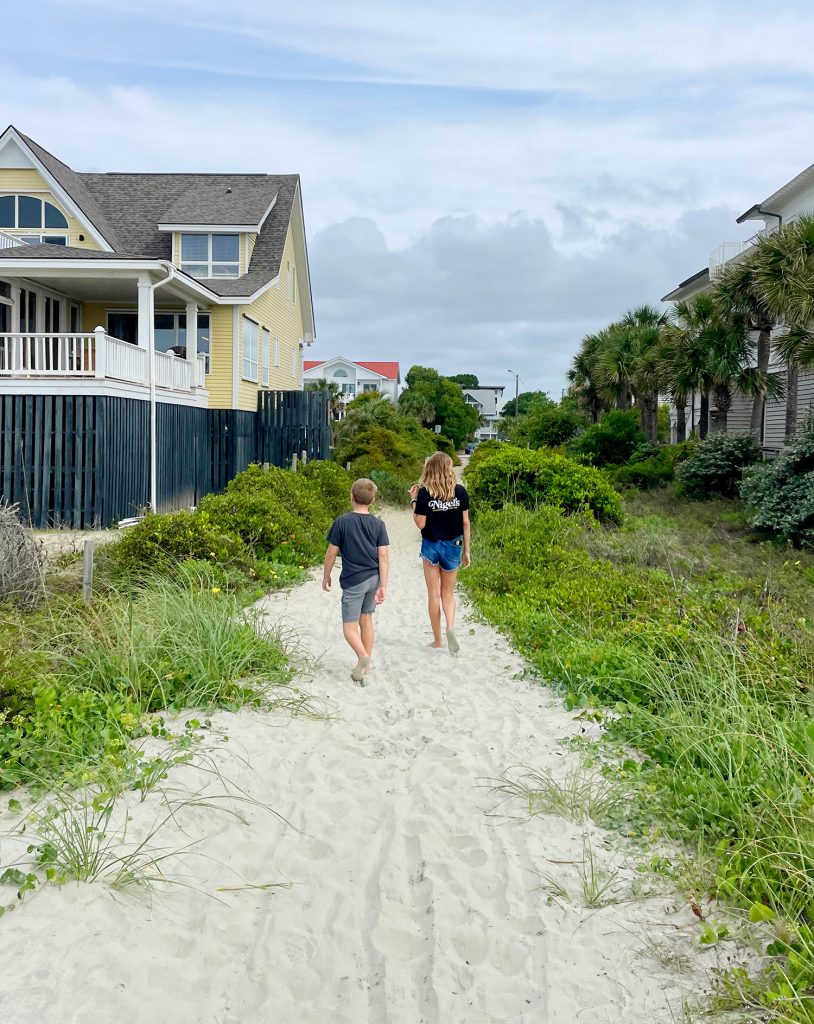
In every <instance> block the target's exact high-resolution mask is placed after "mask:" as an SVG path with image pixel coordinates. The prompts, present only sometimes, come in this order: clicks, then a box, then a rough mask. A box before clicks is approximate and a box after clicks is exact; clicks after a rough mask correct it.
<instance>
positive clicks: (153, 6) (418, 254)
mask: <svg viewBox="0 0 814 1024" xmlns="http://www.w3.org/2000/svg"><path fill="white" fill-rule="evenodd" d="M15 21H16V22H18V23H19V24H18V27H17V29H16V32H17V35H18V36H19V37H20V38H25V39H26V40H27V42H28V45H27V49H26V54H25V57H24V58H23V57H22V56H21V57H19V58H16V57H15V54H14V53H10V54H7V55H6V56H7V62H6V67H5V68H4V82H3V89H4V95H3V98H4V109H5V110H6V111H7V112H8V116H9V117H10V119H11V120H13V121H14V122H15V123H16V124H17V125H18V126H19V127H20V128H21V129H22V130H23V131H25V132H26V133H27V134H29V135H31V136H33V137H34V138H35V139H37V141H39V142H40V143H42V144H43V145H45V146H46V148H48V149H50V150H52V151H53V152H55V153H56V154H57V155H58V156H60V157H61V158H62V159H64V160H66V161H67V162H68V163H70V164H71V165H72V166H73V167H76V168H77V169H80V170H118V169H128V170H167V171H172V170H189V169H190V168H195V169H200V170H243V171H257V170H268V171H277V172H285V171H298V172H299V173H300V174H301V176H302V179H303V194H304V200H305V212H306V221H307V226H308V229H309V240H310V243H311V245H310V249H311V261H312V270H313V277H314V298H315V304H316V314H317V326H318V331H319V342H318V347H317V350H316V353H315V354H317V355H323V356H325V355H331V354H332V353H333V352H335V351H343V352H345V353H346V354H349V355H354V354H356V355H362V356H377V357H384V356H395V357H397V358H399V359H400V360H401V361H402V362H403V363H406V364H407V363H411V362H415V361H425V362H434V363H437V364H438V365H439V366H441V368H443V369H446V370H448V371H453V370H456V369H457V370H460V369H473V370H475V372H479V373H481V376H484V375H486V374H489V375H494V374H499V375H503V373H504V370H505V368H506V367H505V364H506V363H507V362H508V364H509V365H511V366H512V367H515V364H517V368H518V369H522V370H523V373H524V376H525V377H527V378H528V379H529V380H537V381H543V380H544V381H546V382H548V383H547V386H549V387H551V388H552V389H553V390H556V389H558V387H559V386H560V383H561V380H562V375H563V372H564V370H565V368H566V367H567V364H568V362H569V359H570V356H571V353H572V352H573V350H574V348H575V346H576V344H577V343H578V342H579V339H580V337H581V336H582V334H584V333H585V332H586V331H588V330H592V329H594V328H596V327H597V326H600V325H601V324H602V323H604V322H607V321H609V320H610V319H612V318H614V317H616V316H618V315H619V313H620V312H621V311H623V310H624V309H625V308H628V307H630V306H632V305H635V304H636V303H641V302H644V301H655V300H656V299H657V298H658V297H659V296H660V295H662V294H664V293H665V292H666V291H668V290H669V289H670V288H672V287H673V286H674V285H675V284H676V283H677V282H678V281H680V280H682V279H684V278H685V277H688V276H689V275H690V274H692V273H693V272H694V271H696V270H698V269H699V268H700V267H701V266H703V265H704V264H705V263H706V260H707V257H708V254H709V252H710V251H711V250H712V249H713V248H714V247H715V246H716V245H717V244H718V243H719V242H721V241H723V240H730V239H731V240H735V239H737V238H742V237H746V235H747V234H748V233H749V228H748V227H743V228H739V227H738V226H736V225H735V224H734V217H735V216H736V215H737V214H738V213H740V212H741V211H742V210H744V209H746V208H747V207H748V206H751V205H752V204H753V203H754V202H757V201H759V200H760V199H762V198H763V197H765V196H766V195H768V194H770V193H771V192H772V191H774V190H775V189H776V188H777V187H778V186H779V185H780V184H782V183H783V182H784V181H787V180H788V179H789V178H790V177H792V176H793V175H794V174H796V173H797V172H798V171H799V170H801V169H802V168H803V167H805V166H806V165H807V164H809V163H810V162H811V150H810V142H809V140H810V138H811V137H812V134H813V133H812V129H814V110H812V108H811V103H810V98H811V86H812V76H813V73H812V70H811V66H810V55H809V49H810V47H809V45H808V42H809V35H810V33H809V32H808V27H809V23H810V8H809V5H808V4H807V3H806V4H804V3H801V2H800V3H795V2H790V0H786V2H779V3H772V4H769V3H768V0H744V2H743V3H741V4H740V5H739V6H738V13H737V17H735V16H733V13H732V6H731V4H727V3H724V2H723V0H717V2H716V0H704V2H701V0H687V2H685V3H683V4H681V5H678V6H676V5H671V6H669V7H667V6H666V5H664V4H663V3H656V4H654V3H652V2H644V0H631V2H627V0H626V2H624V3H622V2H621V0H618V2H617V3H613V2H609V0H603V2H601V3H600V2H599V0H592V2H590V0H589V2H583V3H582V4H578V5H575V4H573V3H568V4H566V3H564V2H555V0H551V2H546V3H545V4H540V3H539V2H532V0H511V2H509V3H503V4H499V5H496V4H494V2H493V0H489V2H487V0H467V3H466V4H465V5H463V4H462V3H460V2H456V0H436V2H433V3H430V2H429V0H414V2H412V3H409V4H408V3H407V2H406V0H402V2H396V0H358V2H356V3H354V4H351V5H347V4H346V5H338V4H336V3H335V2H333V0H306V2H304V3H301V4H299V5H291V4H281V3H275V2H269V0H232V2H231V3H230V5H229V11H228V17H224V13H223V5H222V4H220V3H215V0H141V2H140V4H139V5H138V9H137V10H136V9H135V8H128V5H121V4H114V3H113V2H112V0H75V2H74V3H73V4H71V5H70V6H69V7H65V5H64V4H60V3H57V2H56V0H50V2H49V0H44V3H43V4H40V5H28V6H25V5H24V6H22V7H19V8H18V10H17V11H16V13H15ZM767 24H770V25H771V33H770V35H767V33H766V25H767ZM156 39H160V40H161V46H160V47H159V46H157V45H156ZM87 54H93V59H92V60H91V59H89V58H88V57H87V56H86V55H87ZM57 57H58V58H59V59H58V61H57V60H56V59H55V58H57ZM55 67H58V68H59V69H60V70H59V72H58V73H54V74H51V75H49V74H48V73H47V72H46V71H45V70H44V69H47V68H55ZM32 68H35V69H36V71H32V70H31V69H32Z"/></svg>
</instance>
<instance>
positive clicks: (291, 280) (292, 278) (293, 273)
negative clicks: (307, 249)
mask: <svg viewBox="0 0 814 1024" xmlns="http://www.w3.org/2000/svg"><path fill="white" fill-rule="evenodd" d="M286 268H287V271H288V273H287V284H288V298H289V299H290V300H291V302H293V301H294V295H295V292H296V287H295V286H296V283H297V268H296V267H295V266H294V264H293V263H291V262H290V261H289V262H287V263H286Z"/></svg>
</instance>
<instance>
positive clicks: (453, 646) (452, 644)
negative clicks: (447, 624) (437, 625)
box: [447, 629, 461, 655]
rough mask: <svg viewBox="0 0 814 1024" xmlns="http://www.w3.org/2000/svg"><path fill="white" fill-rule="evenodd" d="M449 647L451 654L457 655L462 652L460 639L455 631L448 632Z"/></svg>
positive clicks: (449, 630)
mask: <svg viewBox="0 0 814 1024" xmlns="http://www.w3.org/2000/svg"><path fill="white" fill-rule="evenodd" d="M447 646H448V647H449V653H450V654H452V655H455V654H457V653H458V651H460V649H461V645H460V644H459V643H458V637H457V636H455V633H454V631H453V630H451V629H448V630H447Z"/></svg>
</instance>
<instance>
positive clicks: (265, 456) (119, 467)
mask: <svg viewBox="0 0 814 1024" xmlns="http://www.w3.org/2000/svg"><path fill="white" fill-rule="evenodd" d="M329 436H330V428H329V425H328V397H327V394H326V393H324V392H313V391H309V392H302V391H293V392H287V391H280V392H264V393H262V394H261V396H260V401H259V404H258V411H257V412H256V413H253V412H243V411H240V410H235V409H199V408H195V407H192V406H184V405H170V404H167V403H163V402H159V404H158V406H157V409H156V455H157V477H158V510H159V511H161V512H168V511H172V510H175V509H179V508H188V507H189V506H191V505H196V504H197V503H198V501H199V500H200V498H201V497H203V495H204V494H208V493H209V492H210V491H221V490H223V488H224V487H225V486H226V484H227V483H228V482H229V481H230V480H231V479H232V477H234V476H235V475H236V474H237V473H239V472H240V471H241V470H243V469H245V468H246V466H248V465H249V464H250V463H252V462H268V463H271V464H272V465H275V466H284V465H289V464H290V462H291V456H292V455H293V454H294V453H295V452H296V453H297V454H298V455H299V454H300V453H301V452H303V451H305V452H307V453H308V457H309V458H312V459H314V458H317V459H318V458H326V457H327V456H328V445H329ZM149 493H150V407H149V404H148V403H147V402H143V401H137V400H135V399H131V398H113V397H109V396H99V395H89V396H83V395H2V394H0V500H4V501H8V502H12V503H19V505H20V508H21V510H22V513H23V515H24V516H25V518H26V519H27V520H28V521H29V522H30V523H31V524H32V525H34V526H37V527H49V526H62V525H65V526H71V527H74V528H77V529H80V528H86V527H89V526H99V525H102V526H107V525H109V524H110V523H112V522H115V521H116V520H118V519H123V518H126V517H127V516H132V515H135V514H137V513H138V512H139V510H141V509H143V508H144V507H145V506H146V505H147V504H148V502H149Z"/></svg>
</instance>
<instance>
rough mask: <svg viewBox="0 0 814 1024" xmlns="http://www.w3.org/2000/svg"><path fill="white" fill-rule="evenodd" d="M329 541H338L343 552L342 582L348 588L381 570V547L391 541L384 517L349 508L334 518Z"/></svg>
mask: <svg viewBox="0 0 814 1024" xmlns="http://www.w3.org/2000/svg"><path fill="white" fill-rule="evenodd" d="M328 543H329V544H334V545H336V547H338V548H339V552H340V554H341V555H342V572H341V573H340V575H339V586H340V587H342V588H343V589H346V588H347V587H352V586H353V585H354V584H356V583H362V582H363V581H364V580H369V579H370V577H371V576H375V575H376V574H377V573H378V571H379V548H380V547H384V546H385V545H387V544H389V543H390V541H389V540H388V537H387V530H386V529H385V526H384V523H383V522H382V521H381V519H377V518H376V517H375V516H372V515H370V514H368V515H364V514H360V513H359V512H346V513H345V514H344V515H343V516H340V517H339V518H338V519H335V520H334V522H333V525H332V526H331V528H330V530H329V531H328Z"/></svg>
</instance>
